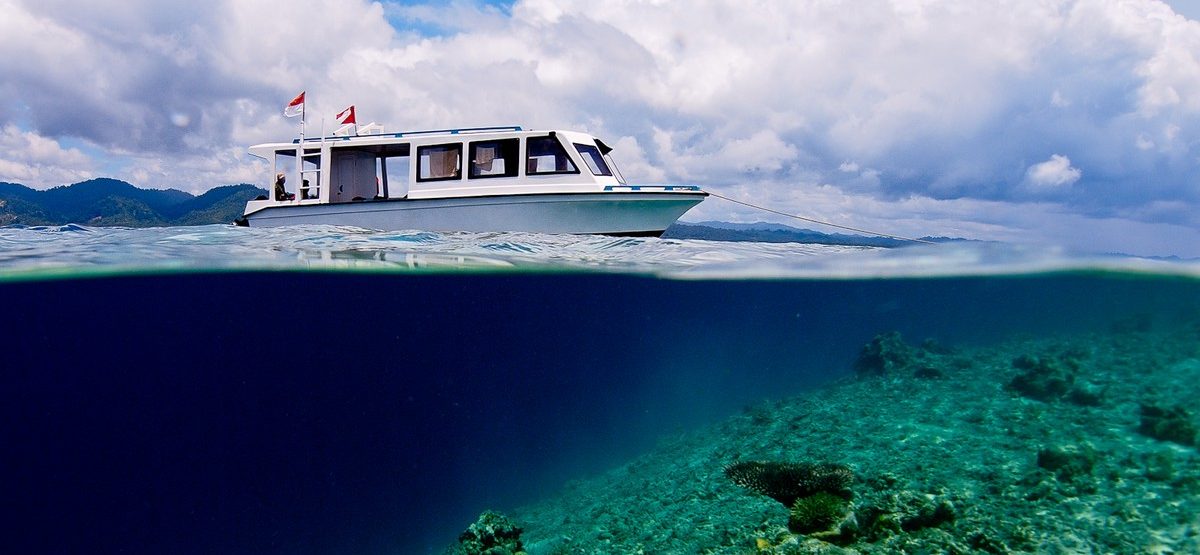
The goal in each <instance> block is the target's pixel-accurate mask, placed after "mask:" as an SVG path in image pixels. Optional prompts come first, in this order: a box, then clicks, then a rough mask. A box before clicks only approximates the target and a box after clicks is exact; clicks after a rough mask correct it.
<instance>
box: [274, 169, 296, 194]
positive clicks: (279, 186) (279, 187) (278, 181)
mask: <svg viewBox="0 0 1200 555" xmlns="http://www.w3.org/2000/svg"><path fill="white" fill-rule="evenodd" d="M285 181H287V178H286V177H284V175H283V172H279V173H277V174H275V200H295V199H296V195H293V194H291V193H289V192H287V189H284V188H283V183H284V182H285Z"/></svg>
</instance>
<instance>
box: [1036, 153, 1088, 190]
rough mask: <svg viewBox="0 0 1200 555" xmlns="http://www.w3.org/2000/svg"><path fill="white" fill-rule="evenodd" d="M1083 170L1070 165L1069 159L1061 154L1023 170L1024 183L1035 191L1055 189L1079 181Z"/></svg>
mask: <svg viewBox="0 0 1200 555" xmlns="http://www.w3.org/2000/svg"><path fill="white" fill-rule="evenodd" d="M1082 176H1083V172H1082V171H1080V170H1079V168H1076V167H1073V166H1071V159H1070V158H1067V157H1066V156H1063V155H1061V154H1054V155H1052V156H1050V159H1049V160H1046V161H1045V162H1041V163H1038V164H1034V165H1032V166H1029V169H1028V170H1026V172H1025V183H1026V184H1028V185H1029V187H1030V188H1032V189H1033V190H1035V191H1055V190H1060V189H1062V188H1063V187H1067V186H1070V185H1071V184H1072V183H1075V182H1076V181H1079V178H1080V177H1082Z"/></svg>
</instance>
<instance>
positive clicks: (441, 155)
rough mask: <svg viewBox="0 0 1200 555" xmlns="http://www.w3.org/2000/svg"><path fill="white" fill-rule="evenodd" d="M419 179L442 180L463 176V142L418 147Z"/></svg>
mask: <svg viewBox="0 0 1200 555" xmlns="http://www.w3.org/2000/svg"><path fill="white" fill-rule="evenodd" d="M417 159H418V160H419V163H418V173H417V181H442V180H447V179H459V178H460V177H462V143H453V144H448V145H431V146H419V147H417Z"/></svg>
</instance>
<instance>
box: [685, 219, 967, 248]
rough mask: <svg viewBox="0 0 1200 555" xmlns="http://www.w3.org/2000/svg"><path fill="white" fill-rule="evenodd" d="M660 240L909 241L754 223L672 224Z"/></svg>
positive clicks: (868, 244) (863, 243) (898, 243)
mask: <svg viewBox="0 0 1200 555" xmlns="http://www.w3.org/2000/svg"><path fill="white" fill-rule="evenodd" d="M663 238H664V239H703V240H708V241H755V242H759V243H816V244H820V245H847V246H863V247H902V246H906V245H912V244H913V242H912V241H904V240H900V239H892V238H888V237H875V236H871V235H850V234H845V233H822V232H820V231H813V230H811V229H800V228H796V227H791V226H786V225H783V224H773V223H767V222H755V223H751V224H738V223H729V222H699V223H676V224H675V225H672V226H671V227H669V228H667V231H666V232H665V233H663ZM919 239H922V240H924V241H931V242H934V243H947V242H951V241H966V240H967V239H959V238H950V237H920V238H919Z"/></svg>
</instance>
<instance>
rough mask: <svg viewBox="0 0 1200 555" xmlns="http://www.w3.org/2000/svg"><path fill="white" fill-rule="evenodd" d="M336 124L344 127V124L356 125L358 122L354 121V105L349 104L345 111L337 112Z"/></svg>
mask: <svg viewBox="0 0 1200 555" xmlns="http://www.w3.org/2000/svg"><path fill="white" fill-rule="evenodd" d="M337 122H338V125H346V124H350V123H353V124H355V125H358V122H357V121H355V120H354V105H353V104H351V105H350V107H349V108H346V109H345V110H342V111H341V112H338V115H337Z"/></svg>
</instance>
